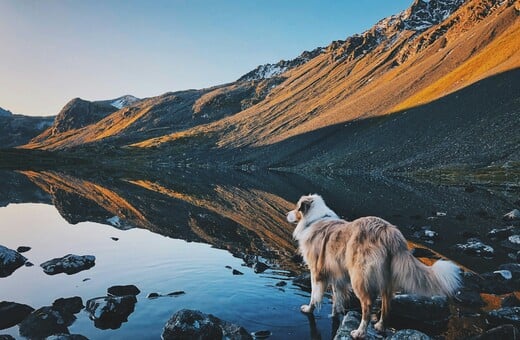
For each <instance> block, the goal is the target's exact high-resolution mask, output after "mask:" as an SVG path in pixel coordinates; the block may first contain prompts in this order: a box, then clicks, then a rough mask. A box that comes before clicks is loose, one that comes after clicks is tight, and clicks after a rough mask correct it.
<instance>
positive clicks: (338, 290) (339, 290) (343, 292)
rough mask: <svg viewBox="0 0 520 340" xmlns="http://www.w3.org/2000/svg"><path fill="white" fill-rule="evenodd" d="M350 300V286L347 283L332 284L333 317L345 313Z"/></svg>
mask: <svg viewBox="0 0 520 340" xmlns="http://www.w3.org/2000/svg"><path fill="white" fill-rule="evenodd" d="M349 300H350V284H348V283H345V282H341V281H340V282H338V281H336V282H334V283H333V284H332V315H331V316H332V317H334V316H336V315H338V314H341V313H344V312H345V307H346V305H347V303H348V302H349Z"/></svg>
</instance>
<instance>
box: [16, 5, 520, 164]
mask: <svg viewBox="0 0 520 340" xmlns="http://www.w3.org/2000/svg"><path fill="white" fill-rule="evenodd" d="M519 14H520V6H519V5H518V3H517V2H515V1H510V0H508V1H500V0H466V1H463V0H430V1H425V0H416V1H414V2H413V4H412V6H411V7H410V8H409V9H408V10H406V11H404V12H402V13H399V14H397V15H394V16H391V17H388V18H385V19H383V20H381V21H379V22H378V23H377V24H376V25H375V26H373V27H372V28H371V29H369V30H367V31H365V32H363V33H362V34H359V35H354V36H351V37H348V38H347V39H345V40H343V41H334V42H332V43H331V44H330V45H329V46H327V47H325V48H317V49H315V50H313V51H311V52H304V53H303V54H302V55H301V56H299V57H298V58H296V59H294V60H291V61H281V62H279V63H277V64H266V65H262V66H259V67H258V68H257V69H255V70H253V71H251V72H250V73H248V74H246V75H244V76H243V77H241V78H240V79H238V80H237V81H236V82H234V83H231V84H226V85H223V86H218V87H215V88H210V89H203V90H189V91H184V92H177V93H168V94H165V95H163V96H159V97H155V98H150V99H147V100H143V101H140V102H138V103H136V104H134V105H132V106H130V107H127V108H123V109H121V110H118V111H116V112H114V113H112V114H110V115H108V116H106V117H104V118H102V119H101V120H99V121H97V122H94V123H92V124H90V125H86V126H73V127H72V129H69V130H68V131H63V132H60V133H57V134H50V133H49V132H48V131H47V132H46V134H43V135H41V136H40V137H38V138H36V139H34V140H33V141H32V142H31V143H29V144H27V145H26V146H25V147H27V148H43V149H66V148H73V147H77V146H83V147H85V146H97V147H98V148H97V150H99V149H100V147H101V149H102V148H103V145H109V144H110V145H115V146H124V145H132V146H133V147H134V148H142V149H150V148H152V149H151V151H150V153H154V154H155V155H156V157H158V158H161V159H164V158H165V157H164V156H165V155H168V156H169V157H170V158H173V159H176V158H181V157H184V155H183V153H182V152H180V151H184V150H186V146H187V145H189V147H190V152H191V154H192V156H193V157H195V158H196V159H197V161H196V162H199V163H203V162H208V161H210V162H213V161H215V160H219V161H222V162H227V164H230V165H240V164H258V165H261V166H266V167H287V166H291V167H296V168H298V167H299V166H300V167H301V166H302V165H305V167H308V166H309V165H310V166H311V167H313V168H315V169H318V168H322V167H327V168H328V169H330V171H339V170H340V169H343V168H345V167H347V168H348V169H351V168H361V169H364V170H365V171H367V170H368V171H370V170H381V169H383V170H384V169H394V170H395V169H408V168H420V167H430V168H431V167H436V166H439V165H442V166H446V165H454V164H455V165H456V164H480V165H482V164H486V163H487V164H489V163H491V162H506V161H507V160H515V159H517V158H519V157H520V156H519V155H518V146H517V145H518V144H519V143H517V140H518V133H516V132H515V131H514V130H512V129H510V127H511V126H514V125H515V124H517V125H518V123H519V119H520V118H519V117H520V115H518V107H519V105H518V100H519V99H518V93H519V91H518V90H519V88H520V84H519V82H518V80H516V79H518V71H517V69H518V67H519V66H520V54H519V53H518V50H520V39H518V34H519V32H520V20H518V19H519ZM497 88H498V89H501V90H503V91H495V89H497ZM490 91H491V92H490ZM489 94H491V95H489ZM492 136H499V138H496V139H493V138H492ZM432 138H433V139H432ZM208 149H210V150H212V152H210V153H208V152H207V151H208ZM236 150H240V152H236ZM478 150H484V151H483V152H482V154H483V155H484V156H482V155H481V153H480V152H478ZM360 161H361V163H360Z"/></svg>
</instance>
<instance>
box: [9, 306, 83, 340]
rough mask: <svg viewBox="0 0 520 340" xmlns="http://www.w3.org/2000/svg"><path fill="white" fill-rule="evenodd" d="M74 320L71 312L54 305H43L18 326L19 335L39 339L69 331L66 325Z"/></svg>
mask: <svg viewBox="0 0 520 340" xmlns="http://www.w3.org/2000/svg"><path fill="white" fill-rule="evenodd" d="M74 320H76V317H75V316H74V315H73V314H69V313H65V312H64V311H62V310H60V309H57V308H55V307H50V306H45V307H42V308H40V309H37V310H35V311H33V312H32V313H31V314H30V315H29V316H28V317H27V318H25V319H24V320H23V321H22V322H21V323H20V326H19V332H20V335H21V336H23V337H26V338H29V339H41V338H46V337H48V336H50V335H54V334H61V333H65V334H67V333H69V330H68V326H70V325H71V324H72V322H74Z"/></svg>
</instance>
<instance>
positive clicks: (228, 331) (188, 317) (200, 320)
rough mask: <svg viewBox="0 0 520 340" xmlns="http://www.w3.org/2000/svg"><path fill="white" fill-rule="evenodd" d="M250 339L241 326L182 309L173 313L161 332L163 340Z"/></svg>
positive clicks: (209, 315) (195, 311)
mask: <svg viewBox="0 0 520 340" xmlns="http://www.w3.org/2000/svg"><path fill="white" fill-rule="evenodd" d="M222 338H227V339H236V340H239V339H252V337H251V335H250V334H249V333H248V332H247V331H246V330H245V329H244V328H242V327H240V326H238V325H235V324H232V323H229V322H226V321H223V320H221V319H219V318H217V317H215V316H213V315H211V314H204V313H202V312H200V311H197V310H189V309H183V310H180V311H178V312H177V313H175V314H173V315H172V317H171V318H170V320H168V322H167V323H166V325H165V326H164V329H163V333H162V339H163V340H170V339H200V340H202V339H208V340H209V339H222Z"/></svg>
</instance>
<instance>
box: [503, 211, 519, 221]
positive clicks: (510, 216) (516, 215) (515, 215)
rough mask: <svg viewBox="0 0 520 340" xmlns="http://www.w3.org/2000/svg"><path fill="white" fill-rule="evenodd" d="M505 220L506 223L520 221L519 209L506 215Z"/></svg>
mask: <svg viewBox="0 0 520 340" xmlns="http://www.w3.org/2000/svg"><path fill="white" fill-rule="evenodd" d="M503 219H504V220H506V221H518V220H520V210H518V209H513V210H511V211H510V212H508V213H507V214H505V215H504V217H503Z"/></svg>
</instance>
